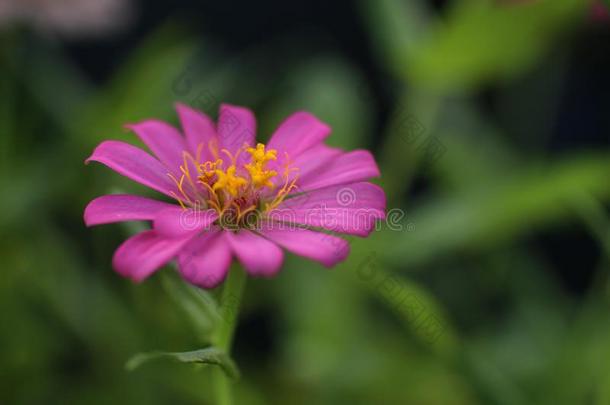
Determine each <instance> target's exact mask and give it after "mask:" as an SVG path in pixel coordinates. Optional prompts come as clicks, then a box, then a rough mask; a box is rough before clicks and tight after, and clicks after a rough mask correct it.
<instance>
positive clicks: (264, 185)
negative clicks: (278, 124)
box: [168, 141, 298, 229]
mask: <svg viewBox="0 0 610 405" xmlns="http://www.w3.org/2000/svg"><path fill="white" fill-rule="evenodd" d="M204 146H205V145H203V144H201V145H199V147H198V149H197V154H196V156H193V155H191V154H190V153H189V152H187V151H184V152H183V153H182V154H183V164H182V165H181V166H180V173H181V175H180V177H179V178H178V177H177V176H175V175H173V174H171V173H168V176H170V177H171V179H172V180H173V181H174V182H175V183H176V186H177V188H178V191H179V194H176V193H173V194H172V195H173V197H174V198H175V199H176V200H177V201H178V203H180V205H181V206H182V208H184V209H187V207H190V208H193V209H196V210H201V209H210V208H212V209H215V210H216V211H217V212H218V217H219V219H218V221H217V223H218V225H220V226H222V227H223V228H229V229H238V228H243V227H253V226H254V225H255V222H256V221H257V220H258V219H259V218H260V217H261V216H262V215H264V214H266V213H268V212H269V211H271V210H273V209H274V208H276V207H277V206H278V205H279V204H281V203H282V201H284V199H285V198H286V196H287V195H288V194H289V193H290V192H291V191H293V190H294V189H295V188H296V181H297V178H298V176H297V175H292V173H293V172H295V171H298V169H297V168H294V167H291V166H290V159H289V156H288V155H287V154H286V155H285V163H284V166H283V170H282V173H281V175H280V174H278V172H277V171H276V170H272V169H269V168H268V164H269V163H270V162H271V161H277V150H275V149H267V148H266V146H265V145H264V144H262V143H259V144H257V145H256V147H255V148H251V147H248V146H246V145H245V146H244V147H242V148H240V149H239V150H238V151H237V152H236V153H235V155H233V154H231V152H229V151H228V150H226V149H222V150H221V151H220V152H221V153H222V154H223V155H222V157H221V155H220V154H219V152H218V146H217V143H216V142H215V141H211V142H210V144H209V145H207V147H208V150H209V151H210V153H211V154H212V156H214V160H209V161H205V162H203V163H202V162H201V159H200V157H201V152H202V150H203V148H204ZM242 152H246V153H247V154H249V155H250V156H249V159H242V160H240V159H239V157H240V155H241V153H242ZM276 168H277V167H276ZM280 185H281V186H280Z"/></svg>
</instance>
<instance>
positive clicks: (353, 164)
mask: <svg viewBox="0 0 610 405" xmlns="http://www.w3.org/2000/svg"><path fill="white" fill-rule="evenodd" d="M379 175H380V173H379V168H378V167H377V163H375V158H374V157H373V155H372V154H371V153H370V152H369V151H366V150H355V151H353V152H348V153H344V154H342V155H340V156H338V157H337V158H335V159H333V161H332V162H331V163H330V165H328V166H326V167H322V168H320V169H319V170H314V171H312V172H310V173H309V174H307V175H306V176H302V177H299V182H298V184H299V187H300V188H301V189H302V190H316V189H319V188H323V187H329V186H334V185H338V184H349V183H355V182H360V181H366V180H369V179H371V178H373V177H378V176H379Z"/></svg>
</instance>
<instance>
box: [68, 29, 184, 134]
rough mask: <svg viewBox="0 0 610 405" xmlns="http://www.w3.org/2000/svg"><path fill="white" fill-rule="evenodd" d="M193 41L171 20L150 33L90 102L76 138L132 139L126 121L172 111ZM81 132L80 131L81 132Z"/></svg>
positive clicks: (161, 114) (167, 114) (160, 115)
mask: <svg viewBox="0 0 610 405" xmlns="http://www.w3.org/2000/svg"><path fill="white" fill-rule="evenodd" d="M193 52H194V44H193V42H192V41H191V40H187V39H185V38H184V36H183V35H182V33H181V32H180V29H179V28H177V26H176V25H174V24H172V23H168V24H167V25H164V26H162V28H161V29H158V30H157V31H155V32H154V33H153V34H152V35H150V36H149V37H148V38H147V39H146V40H145V41H144V43H143V44H142V45H140V47H139V48H138V49H137V50H136V52H134V54H133V55H131V56H130V58H129V59H128V60H127V62H126V63H125V64H124V65H123V66H122V67H121V68H120V70H119V71H118V72H117V73H116V74H115V76H114V77H113V78H112V80H111V81H110V82H109V83H108V84H107V85H106V86H105V87H104V88H103V89H102V90H101V92H100V93H99V95H98V96H97V97H96V99H95V101H94V102H93V103H92V104H91V105H90V108H89V109H88V111H87V113H86V115H85V116H84V117H83V118H84V122H83V125H82V128H83V129H82V130H86V131H88V135H87V136H86V137H84V138H83V137H82V136H81V137H80V139H79V142H81V143H82V142H83V141H84V142H85V145H87V146H91V145H94V144H96V143H98V142H99V141H101V140H102V139H105V138H108V137H112V138H115V139H128V140H130V141H133V140H135V137H132V136H131V135H129V136H127V135H125V131H122V129H123V127H124V125H125V124H127V123H130V122H134V121H138V120H142V119H146V118H151V117H156V118H161V119H162V118H164V117H168V116H170V113H171V112H172V111H173V100H175V99H176V98H177V96H176V95H175V94H174V90H173V83H174V81H175V80H176V79H177V78H179V77H180V75H181V74H182V72H183V71H184V69H185V67H186V63H187V61H188V58H189V56H191V55H192V54H193ZM81 135H82V134H81Z"/></svg>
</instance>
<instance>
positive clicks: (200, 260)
mask: <svg viewBox="0 0 610 405" xmlns="http://www.w3.org/2000/svg"><path fill="white" fill-rule="evenodd" d="M176 108H177V111H178V115H179V117H180V121H181V124H182V130H183V132H184V136H183V135H182V134H181V133H180V132H179V131H178V130H177V129H175V128H174V127H172V126H170V125H168V124H166V123H164V122H161V121H157V120H147V121H143V122H141V123H138V124H133V125H128V128H129V129H131V130H133V132H135V134H136V135H137V136H138V137H139V138H140V139H141V140H142V141H143V142H144V144H146V146H148V148H149V149H150V150H151V151H152V152H153V154H154V155H155V156H156V157H153V156H151V155H150V154H148V153H146V152H144V151H143V150H141V149H139V148H137V147H135V146H132V145H129V144H127V143H124V142H119V141H104V142H102V143H101V144H100V145H99V146H98V147H97V148H96V149H95V150H94V152H93V154H92V155H91V156H90V157H89V158H88V159H87V161H86V162H90V161H97V162H100V163H103V164H105V165H106V166H108V167H110V168H111V169H113V170H115V171H116V172H118V173H120V174H121V175H123V176H126V177H129V178H130V179H132V180H134V181H136V182H138V183H141V184H143V185H145V186H148V187H150V188H152V189H154V190H156V191H159V192H161V193H163V194H165V195H167V196H169V197H172V198H173V199H174V200H176V202H177V203H176V204H171V203H167V202H161V201H157V200H153V199H149V198H145V197H139V196H134V195H105V196H101V197H98V198H96V199H94V200H93V201H91V202H90V203H89V205H88V206H87V208H86V209H85V214H84V218H85V223H86V224H87V225H88V226H91V225H99V224H105V223H111V222H121V221H142V220H144V221H152V229H150V230H146V231H143V232H141V233H139V234H137V235H135V236H133V237H131V238H129V239H128V240H127V241H125V242H124V243H123V244H122V245H121V246H120V247H119V248H118V249H117V250H116V252H115V254H114V258H113V266H114V268H115V269H116V271H117V272H119V273H120V274H121V275H123V276H125V277H129V278H131V279H133V280H135V281H141V280H143V279H145V278H146V277H148V276H150V275H151V274H152V273H153V272H154V271H155V270H157V269H159V268H160V267H161V266H163V265H164V264H166V263H168V262H169V261H171V260H172V259H174V258H176V259H177V263H178V268H179V271H180V273H181V274H182V276H183V277H184V278H185V279H186V280H187V281H189V282H190V283H192V284H195V285H198V286H201V287H204V288H212V287H215V286H217V285H218V284H219V283H221V282H222V281H223V280H224V278H225V276H226V274H227V271H228V268H229V265H230V263H231V260H232V257H236V258H237V259H238V260H239V261H240V262H241V264H242V265H243V266H244V268H245V270H246V271H247V272H248V273H249V274H251V275H254V276H272V275H274V274H276V273H277V272H278V271H279V269H280V267H281V265H282V262H283V259H284V253H283V250H282V249H281V248H284V249H286V250H288V251H291V252H293V253H295V254H297V255H301V256H304V257H307V258H310V259H312V260H315V261H318V262H320V263H322V264H323V265H325V266H329V267H330V266H333V265H335V264H336V263H338V262H340V261H341V260H343V259H345V258H346V256H347V254H348V251H349V246H348V244H347V242H346V241H345V240H344V239H342V238H339V237H338V236H336V235H335V233H342V234H349V235H357V236H367V235H368V234H369V233H370V232H371V231H372V230H373V229H374V228H375V224H376V221H377V220H379V219H382V218H384V216H385V194H384V192H383V190H381V188H380V187H378V186H376V185H374V184H371V183H368V182H366V180H368V179H370V178H372V177H376V176H378V175H379V169H378V168H377V165H376V163H375V159H374V158H373V156H372V155H371V153H369V152H368V151H365V150H356V151H353V152H344V151H342V150H340V149H336V148H331V147H329V146H326V145H325V144H324V140H325V139H326V137H327V136H328V135H329V134H330V128H329V127H328V125H326V124H324V123H323V122H321V121H319V120H318V119H317V118H316V117H314V116H313V115H311V114H309V113H307V112H297V113H295V114H293V115H291V116H290V117H288V119H286V120H285V121H284V122H283V123H282V124H281V125H280V126H279V128H278V129H277V130H276V131H275V133H274V134H273V136H272V137H271V139H270V141H269V143H268V144H267V145H264V144H262V143H258V144H256V143H255V127H256V123H255V118H254V115H253V114H252V112H251V111H250V110H248V109H246V108H242V107H237V106H231V105H226V104H225V105H221V107H220V114H219V115H220V116H219V119H218V125H215V124H214V122H213V121H212V120H211V119H210V118H209V117H207V116H206V115H205V114H203V113H201V112H198V111H195V110H193V109H191V108H189V107H187V106H185V105H182V104H178V105H177V106H176Z"/></svg>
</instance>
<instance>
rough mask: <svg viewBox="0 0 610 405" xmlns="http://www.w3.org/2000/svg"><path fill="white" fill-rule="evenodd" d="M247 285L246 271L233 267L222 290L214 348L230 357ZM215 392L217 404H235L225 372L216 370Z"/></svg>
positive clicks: (213, 340)
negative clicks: (242, 298) (240, 306)
mask: <svg viewBox="0 0 610 405" xmlns="http://www.w3.org/2000/svg"><path fill="white" fill-rule="evenodd" d="M245 285H246V273H245V271H244V270H243V269H242V268H240V267H239V266H233V267H232V268H231V270H230V271H229V275H228V277H227V280H226V281H225V283H224V287H223V289H222V294H221V297H220V323H219V325H218V327H217V328H216V331H215V333H214V335H213V337H212V342H213V343H214V346H216V347H218V348H219V349H221V350H223V351H225V353H227V354H228V355H229V354H230V352H231V343H232V341H233V335H234V333H235V327H236V325H237V318H238V316H237V315H238V314H239V305H240V303H241V297H242V294H243V291H244V287H245ZM214 392H215V396H216V402H215V404H218V405H231V404H232V403H233V398H232V395H231V381H230V380H229V378H228V377H227V376H226V374H225V373H224V371H223V370H214Z"/></svg>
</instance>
